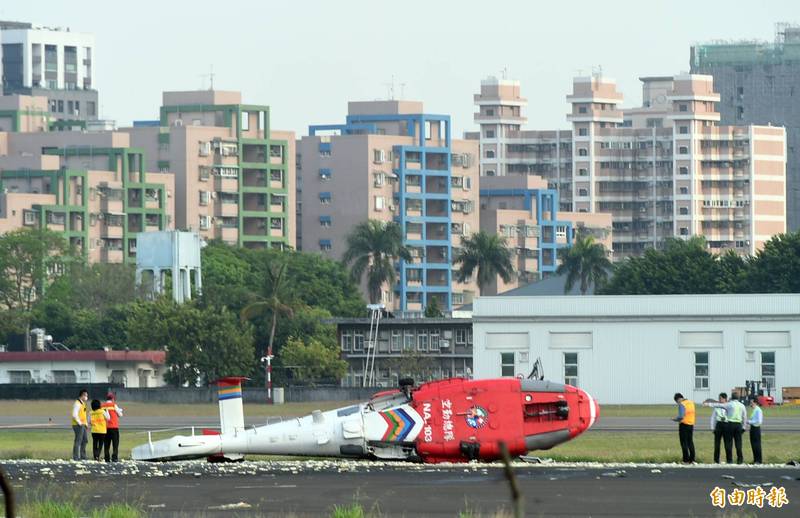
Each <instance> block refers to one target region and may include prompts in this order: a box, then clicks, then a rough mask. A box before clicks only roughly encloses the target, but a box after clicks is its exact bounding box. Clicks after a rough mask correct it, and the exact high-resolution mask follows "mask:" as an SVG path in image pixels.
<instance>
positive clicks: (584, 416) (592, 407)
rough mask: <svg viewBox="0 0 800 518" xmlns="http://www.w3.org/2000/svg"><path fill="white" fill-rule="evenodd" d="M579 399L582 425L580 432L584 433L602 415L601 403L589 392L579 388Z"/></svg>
mask: <svg viewBox="0 0 800 518" xmlns="http://www.w3.org/2000/svg"><path fill="white" fill-rule="evenodd" d="M578 401H579V408H580V411H579V413H580V418H581V419H580V425H579V426H578V433H583V432H585V431H586V430H588V429H589V428H591V427H592V425H593V424H594V423H595V421H597V418H598V417H600V405H599V404H598V403H597V400H595V399H594V398H593V397H592V396H591V395H589V393H588V392H586V391H583V390H581V389H578Z"/></svg>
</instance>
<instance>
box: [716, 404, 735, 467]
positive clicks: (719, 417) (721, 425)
mask: <svg viewBox="0 0 800 518" xmlns="http://www.w3.org/2000/svg"><path fill="white" fill-rule="evenodd" d="M719 402H720V403H723V404H727V403H728V394H726V393H725V392H721V393H720V394H719ZM727 426H728V414H727V413H726V412H725V409H724V408H712V409H711V431H712V432H713V433H714V464H719V444H720V443H721V442H722V439H723V437H725V434H726V433H727ZM729 439H730V438H729ZM729 439H726V440H725V460H726V462H728V464H730V463H731V460H732V459H733V452H732V450H733V442H732V441H731V440H729Z"/></svg>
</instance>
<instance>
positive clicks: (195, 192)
mask: <svg viewBox="0 0 800 518" xmlns="http://www.w3.org/2000/svg"><path fill="white" fill-rule="evenodd" d="M269 110H270V109H269V107H268V106H260V105H248V104H242V98H241V94H240V93H239V92H228V91H219V90H203V91H188V92H164V94H163V105H162V107H161V113H160V119H159V120H158V121H152V122H150V121H146V123H144V124H136V125H135V126H134V127H133V128H124V129H122V131H124V132H125V133H127V134H129V135H130V138H131V142H133V143H134V145H136V146H139V147H141V148H142V149H144V150H145V151H146V156H147V160H148V161H147V167H148V168H149V169H154V170H158V171H162V172H165V173H166V172H168V173H170V174H172V175H174V178H175V189H176V191H177V196H176V202H175V228H177V229H180V230H192V231H196V232H198V233H199V234H200V235H201V236H202V237H203V238H206V239H221V240H222V241H224V242H226V243H228V244H231V245H236V246H243V247H247V248H264V247H271V248H281V249H282V248H284V247H287V246H289V247H294V246H295V244H296V243H295V198H294V196H295V185H294V183H295V136H294V133H293V132H288V131H275V130H272V129H271V127H270V116H269V113H270V112H269Z"/></svg>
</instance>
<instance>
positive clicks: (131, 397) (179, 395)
mask: <svg viewBox="0 0 800 518" xmlns="http://www.w3.org/2000/svg"><path fill="white" fill-rule="evenodd" d="M82 388H87V389H88V390H89V397H90V398H92V399H94V398H97V399H102V398H105V395H106V393H107V392H108V391H109V389H111V390H113V392H114V393H115V394H116V395H117V399H118V400H119V401H136V402H142V403H177V404H192V403H216V402H217V389H216V388H213V387H199V388H175V387H160V388H125V387H122V386H121V385H115V384H112V383H94V384H88V385H81V384H56V383H34V384H17V383H13V384H0V399H73V398H75V397H77V395H78V391H79V390H80V389H82ZM382 390H386V389H385V388H382V387H376V388H359V387H340V386H316V387H305V386H292V387H285V388H284V400H285V401H286V402H287V403H302V402H315V401H361V400H367V399H369V398H370V397H371V396H372V395H373V394H375V393H376V392H380V391H382ZM242 397H243V398H244V401H245V402H246V403H261V402H264V401H266V399H267V389H264V388H250V387H244V389H243V391H242Z"/></svg>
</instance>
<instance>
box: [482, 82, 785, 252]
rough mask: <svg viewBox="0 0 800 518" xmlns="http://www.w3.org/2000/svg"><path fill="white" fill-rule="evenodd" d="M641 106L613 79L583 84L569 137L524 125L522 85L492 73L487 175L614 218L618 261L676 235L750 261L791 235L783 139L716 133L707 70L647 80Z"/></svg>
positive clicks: (769, 132) (487, 85) (486, 103)
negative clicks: (514, 179)
mask: <svg viewBox="0 0 800 518" xmlns="http://www.w3.org/2000/svg"><path fill="white" fill-rule="evenodd" d="M642 83H643V105H642V106H641V107H637V108H633V109H627V110H626V109H622V108H621V107H620V105H621V104H622V101H623V96H622V94H621V93H620V92H618V91H617V88H616V83H615V81H614V80H613V79H610V78H608V77H605V76H603V75H600V74H597V75H593V76H590V77H578V78H576V79H575V80H574V82H573V91H572V93H571V94H570V95H568V96H567V101H568V103H569V105H570V107H571V109H570V112H569V113H568V115H567V119H568V120H569V121H570V123H571V125H572V127H571V128H570V129H569V130H550V131H530V130H524V129H523V128H522V126H523V124H524V123H525V122H526V119H525V118H524V117H523V116H522V109H523V108H524V107H525V106H526V104H527V101H526V100H525V99H524V98H523V97H522V96H521V92H520V84H519V82H517V81H511V80H507V79H496V78H490V79H487V80H485V81H482V83H481V92H480V94H477V95H476V96H475V103H476V105H477V106H478V113H476V114H475V121H476V122H477V123H478V124H479V125H480V132H475V133H469V134H467V138H472V139H475V140H477V141H478V142H479V143H480V157H481V158H480V167H481V175H482V177H484V176H486V177H488V176H514V175H521V176H531V175H533V176H540V177H542V178H543V179H544V180H545V181H546V182H547V186H548V188H549V189H552V190H555V191H557V192H558V195H559V205H560V207H559V208H560V210H563V211H572V212H578V213H598V212H599V213H610V214H611V215H612V230H613V232H612V250H613V259H614V260H620V259H623V258H625V257H629V256H637V255H640V254H642V253H643V252H644V250H646V249H647V248H652V247H655V248H658V247H660V246H662V244H663V242H664V240H665V239H666V238H670V237H677V238H688V237H690V236H695V235H702V236H704V237H705V238H706V240H707V243H708V246H709V247H710V248H711V249H712V250H713V251H716V252H722V251H724V250H734V251H736V252H737V253H740V254H753V253H755V251H756V250H758V249H760V248H761V247H762V246H763V244H764V242H765V241H766V240H768V239H769V238H770V237H771V236H773V235H774V234H777V233H780V232H783V231H785V228H786V207H785V175H786V132H785V130H784V128H782V127H772V126H753V125H738V126H720V125H718V122H719V120H720V115H719V113H718V112H716V111H715V104H716V103H718V102H719V100H720V96H719V94H717V93H715V92H714V89H713V80H712V78H711V77H710V76H705V75H677V76H671V77H644V78H642Z"/></svg>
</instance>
